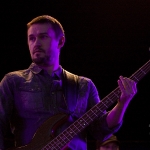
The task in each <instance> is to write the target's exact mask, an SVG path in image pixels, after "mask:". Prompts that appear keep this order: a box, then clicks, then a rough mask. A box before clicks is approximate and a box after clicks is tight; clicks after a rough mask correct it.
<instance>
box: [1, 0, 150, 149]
mask: <svg viewBox="0 0 150 150" xmlns="http://www.w3.org/2000/svg"><path fill="white" fill-rule="evenodd" d="M43 14H48V15H51V16H53V17H55V18H57V19H58V20H59V21H60V22H61V24H62V25H63V27H64V30H65V34H66V43H65V46H64V48H63V49H62V52H61V61H60V62H61V65H62V66H63V68H65V69H66V70H68V71H70V72H72V73H75V74H78V75H82V76H86V77H89V78H91V79H92V80H93V82H94V83H95V85H96V86H97V88H98V91H99V94H100V97H101V99H102V98H104V97H105V96H106V95H107V94H108V93H109V92H111V91H112V90H113V89H114V88H116V87H117V79H118V77H119V75H123V76H127V77H129V76H130V75H131V74H133V73H134V72H135V71H136V70H138V69H139V68H140V67H141V66H142V65H143V64H145V63H146V62H147V61H148V60H149V56H150V52H149V47H150V1H149V0H120V1H119V0H82V1H81V0H55V1H52V0H51V1H50V0H30V1H29V0H28V1H27V0H13V1H8V0H7V1H1V5H0V16H1V17H0V22H1V26H0V36H1V38H0V39H1V40H0V41H1V44H0V46H1V59H0V64H1V69H0V70H1V73H0V78H1V79H2V78H3V76H4V75H5V74H6V73H8V72H10V71H14V70H20V69H25V68H27V67H28V66H29V65H30V63H31V59H30V55H29V51H28V47H27V40H26V24H27V23H28V22H29V21H30V20H31V19H33V18H34V17H36V16H38V15H43ZM149 77H150V76H149V74H148V75H146V76H145V77H144V78H143V79H142V80H141V81H140V82H139V83H138V93H137V95H136V96H135V97H134V99H133V100H132V102H131V103H130V105H129V107H128V110H127V112H126V114H125V117H124V122H123V126H122V127H121V129H120V130H119V131H118V132H117V133H116V135H117V137H118V139H119V140H120V141H122V143H126V146H127V143H130V144H129V145H131V144H133V143H136V144H135V145H137V144H139V145H142V144H143V143H144V144H143V145H146V144H145V143H147V145H148V141H150V127H149V126H150V104H149V100H150V94H149V90H150V78H149ZM141 149H142V148H141ZM142 150H143V149H142Z"/></svg>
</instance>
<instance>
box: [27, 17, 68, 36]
mask: <svg viewBox="0 0 150 150" xmlns="http://www.w3.org/2000/svg"><path fill="white" fill-rule="evenodd" d="M44 23H49V24H51V26H52V28H53V30H54V31H55V35H56V38H60V37H61V36H65V32H64V29H63V27H62V25H61V24H60V22H59V21H58V20H57V19H55V18H53V17H51V16H49V15H42V16H38V17H36V18H34V19H32V20H31V21H30V22H29V23H27V29H29V28H30V27H31V26H32V25H33V24H44Z"/></svg>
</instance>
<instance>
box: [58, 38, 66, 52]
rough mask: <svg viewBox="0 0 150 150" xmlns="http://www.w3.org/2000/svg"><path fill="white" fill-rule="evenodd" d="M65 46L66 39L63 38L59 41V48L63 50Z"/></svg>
mask: <svg viewBox="0 0 150 150" xmlns="http://www.w3.org/2000/svg"><path fill="white" fill-rule="evenodd" d="M64 44H65V37H64V36H62V37H60V39H59V43H58V48H59V49H61V48H62V47H63V46H64Z"/></svg>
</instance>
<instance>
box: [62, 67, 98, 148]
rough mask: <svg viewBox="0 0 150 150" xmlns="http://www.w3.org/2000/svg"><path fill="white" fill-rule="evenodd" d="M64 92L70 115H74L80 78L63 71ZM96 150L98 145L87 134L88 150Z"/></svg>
mask: <svg viewBox="0 0 150 150" xmlns="http://www.w3.org/2000/svg"><path fill="white" fill-rule="evenodd" d="M63 76H64V79H63V90H64V93H65V98H66V101H67V104H68V109H69V111H70V114H73V113H74V111H75V108H76V105H77V100H78V90H79V88H78V86H79V83H78V82H79V76H77V75H75V74H72V73H70V72H68V71H66V70H64V69H63ZM93 149H96V143H95V140H94V139H93V138H91V136H90V135H89V134H87V150H93Z"/></svg>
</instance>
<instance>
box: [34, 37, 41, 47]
mask: <svg viewBox="0 0 150 150" xmlns="http://www.w3.org/2000/svg"><path fill="white" fill-rule="evenodd" d="M34 44H35V46H41V41H40V39H39V38H36V40H35V43H34Z"/></svg>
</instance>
